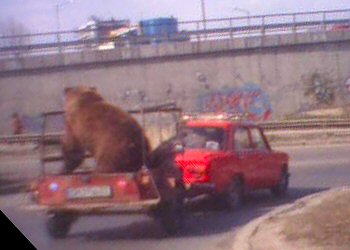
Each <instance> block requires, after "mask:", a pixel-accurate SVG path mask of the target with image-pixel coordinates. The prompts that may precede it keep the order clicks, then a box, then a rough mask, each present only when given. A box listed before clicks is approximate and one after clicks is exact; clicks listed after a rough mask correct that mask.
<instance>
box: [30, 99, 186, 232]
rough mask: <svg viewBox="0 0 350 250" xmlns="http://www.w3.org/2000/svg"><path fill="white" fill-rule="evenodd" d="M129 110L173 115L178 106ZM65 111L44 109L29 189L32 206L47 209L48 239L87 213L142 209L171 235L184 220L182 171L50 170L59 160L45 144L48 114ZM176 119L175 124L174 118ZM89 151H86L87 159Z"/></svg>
mask: <svg viewBox="0 0 350 250" xmlns="http://www.w3.org/2000/svg"><path fill="white" fill-rule="evenodd" d="M129 112H130V113H131V114H141V115H142V117H144V116H145V115H146V114H149V113H158V112H165V113H171V114H173V115H174V117H176V118H175V119H177V117H178V115H181V109H179V108H177V107H176V106H175V105H174V104H165V105H158V106H154V107H149V108H141V109H140V110H130V111H129ZM59 115H64V113H63V112H62V111H55V112H48V113H44V114H43V118H44V119H43V128H42V141H43V143H41V146H40V147H41V153H40V155H41V170H40V176H39V177H38V178H37V179H36V180H35V181H34V182H33V183H32V185H31V188H30V191H31V197H32V201H33V203H32V205H31V208H32V209H36V210H37V209H39V210H44V211H45V212H46V214H47V221H46V229H47V232H48V233H49V235H50V236H52V237H53V238H64V237H66V236H67V235H68V233H69V230H70V228H71V225H72V224H73V223H74V222H75V221H76V220H77V218H79V217H82V216H88V215H110V214H135V213H145V214H147V215H149V216H151V217H154V218H155V219H158V220H159V221H160V222H161V224H162V226H163V228H164V230H165V232H166V233H168V234H174V233H176V232H178V231H179V230H180V229H181V228H182V227H183V223H184V208H183V202H184V198H185V188H184V185H183V181H182V172H181V171H180V170H179V169H178V168H177V167H176V164H175V163H170V164H169V165H168V166H166V167H161V168H154V169H148V168H147V166H146V165H145V164H144V165H143V166H142V167H141V168H140V169H139V171H137V172H130V173H112V174H103V173H96V172H94V171H93V170H91V169H88V168H85V169H84V168H83V169H80V170H79V171H76V172H74V173H70V174H61V173H49V172H48V171H47V165H48V164H49V163H56V162H60V161H62V160H63V157H62V155H50V154H48V152H47V147H48V145H52V142H51V143H50V144H48V143H45V141H44V140H45V135H46V130H47V129H46V127H47V124H48V119H50V118H51V117H54V116H59ZM174 124H175V123H174ZM88 157H91V155H89V154H86V158H88Z"/></svg>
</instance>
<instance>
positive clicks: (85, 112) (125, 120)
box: [62, 87, 150, 173]
mask: <svg viewBox="0 0 350 250" xmlns="http://www.w3.org/2000/svg"><path fill="white" fill-rule="evenodd" d="M64 110H65V119H66V131H65V136H64V138H63V142H62V144H63V155H64V158H65V167H66V172H71V171H73V170H74V169H75V168H77V167H78V166H79V164H80V163H81V162H82V161H83V158H84V153H85V151H88V152H90V153H91V154H92V155H93V157H94V158H95V160H96V163H97V169H96V171H97V172H100V173H111V172H129V171H130V172H131V171H135V170H138V169H140V167H141V166H142V163H143V156H142V150H143V149H142V146H143V145H144V150H145V151H144V152H145V154H146V155H147V154H148V153H149V149H150V147H149V142H148V140H147V138H146V136H145V135H144V133H143V131H142V128H141V127H140V125H139V124H138V123H137V121H136V120H135V119H134V118H133V117H132V116H130V115H129V114H128V113H126V112H124V111H123V110H121V109H120V108H118V107H116V106H113V105H111V104H108V103H107V102H105V101H104V99H103V98H102V96H101V95H100V94H98V93H97V92H96V90H95V89H92V88H86V87H74V88H67V89H66V90H65V107H64ZM143 141H144V144H143Z"/></svg>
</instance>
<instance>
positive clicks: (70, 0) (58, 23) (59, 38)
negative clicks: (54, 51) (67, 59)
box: [55, 0, 74, 53]
mask: <svg viewBox="0 0 350 250" xmlns="http://www.w3.org/2000/svg"><path fill="white" fill-rule="evenodd" d="M73 2H74V0H69V1H65V2H62V3H57V4H56V5H55V12H56V25H57V27H56V29H57V43H58V51H59V52H60V53H61V51H62V47H61V34H60V30H61V20H60V8H62V7H63V6H65V5H67V4H71V3H73Z"/></svg>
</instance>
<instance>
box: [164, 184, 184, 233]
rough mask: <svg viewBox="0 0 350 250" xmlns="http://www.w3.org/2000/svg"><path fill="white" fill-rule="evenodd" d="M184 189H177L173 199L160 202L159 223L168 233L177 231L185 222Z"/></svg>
mask: <svg viewBox="0 0 350 250" xmlns="http://www.w3.org/2000/svg"><path fill="white" fill-rule="evenodd" d="M184 198H185V192H184V190H181V191H179V193H178V195H177V196H176V198H175V199H174V200H173V201H167V202H164V203H163V204H161V206H160V210H159V212H160V213H159V216H160V221H161V224H162V226H163V228H164V230H165V232H166V233H167V234H168V235H173V234H176V233H177V232H179V231H180V230H181V229H182V228H183V227H184V224H185V209H184Z"/></svg>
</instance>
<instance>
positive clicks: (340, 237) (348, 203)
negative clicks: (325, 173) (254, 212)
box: [281, 189, 350, 250]
mask: <svg viewBox="0 0 350 250" xmlns="http://www.w3.org/2000/svg"><path fill="white" fill-rule="evenodd" d="M281 233H282V235H283V236H284V237H285V239H286V240H287V241H289V242H295V241H300V240H301V241H306V242H307V243H309V244H311V245H314V246H316V247H320V248H321V249H339V250H340V249H344V250H345V249H349V248H350V190H349V189H344V190H343V191H341V192H339V193H336V194H334V195H333V196H332V197H326V198H324V199H323V200H322V201H321V202H320V203H319V204H317V205H314V206H311V207H308V208H306V209H305V210H304V211H302V212H300V213H297V214H292V215H289V216H287V217H286V218H284V219H283V221H282V231H281Z"/></svg>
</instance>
